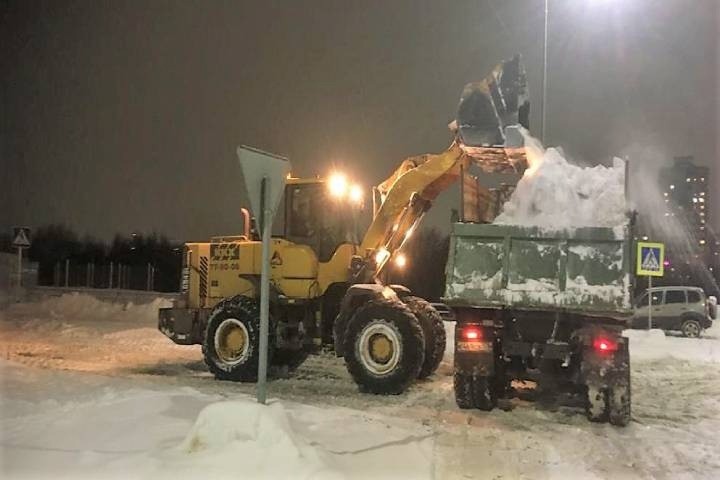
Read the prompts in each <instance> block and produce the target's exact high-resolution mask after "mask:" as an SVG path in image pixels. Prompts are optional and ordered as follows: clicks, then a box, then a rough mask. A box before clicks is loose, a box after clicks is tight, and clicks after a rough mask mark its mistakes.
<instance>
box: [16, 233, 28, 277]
mask: <svg viewBox="0 0 720 480" xmlns="http://www.w3.org/2000/svg"><path fill="white" fill-rule="evenodd" d="M13 246H15V247H16V248H17V253H18V257H17V259H18V261H17V286H18V287H22V254H23V248H28V247H29V246H30V228H28V227H13Z"/></svg>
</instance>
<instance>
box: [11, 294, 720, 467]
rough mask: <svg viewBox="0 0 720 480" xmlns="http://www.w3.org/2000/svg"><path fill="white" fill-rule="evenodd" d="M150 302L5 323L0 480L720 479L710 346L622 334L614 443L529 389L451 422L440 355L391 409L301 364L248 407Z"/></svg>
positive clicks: (79, 306)
mask: <svg viewBox="0 0 720 480" xmlns="http://www.w3.org/2000/svg"><path fill="white" fill-rule="evenodd" d="M160 303H161V302H160V301H158V302H155V303H154V304H148V305H145V306H133V305H114V304H108V303H103V302H98V301H96V300H94V299H92V298H90V297H86V296H64V297H61V298H55V299H49V300H47V301H45V302H40V303H33V304H18V305H13V306H11V307H9V308H8V309H6V310H5V311H0V355H2V358H3V360H1V361H0V378H1V381H2V389H1V394H2V395H1V396H0V402H1V403H0V431H1V432H2V433H1V434H0V435H1V440H0V444H1V450H0V477H3V478H174V479H183V478H202V477H204V478H323V479H324V478H351V479H352V478H358V479H360V478H370V477H373V478H380V479H382V478H498V479H499V478H503V479H507V478H533V479H534V478H668V479H678V478H720V453H718V449H720V442H718V439H719V438H720V436H719V435H718V433H717V432H718V431H720V329H716V330H714V331H710V332H707V333H706V336H705V338H702V339H699V340H691V339H685V338H678V337H672V336H667V337H666V336H664V335H663V334H662V332H656V331H652V332H642V331H632V332H629V333H628V335H629V336H630V337H631V355H632V369H633V370H632V381H633V422H632V423H631V425H630V426H629V427H627V428H625V429H619V428H615V427H611V426H609V425H597V424H591V423H589V422H587V420H586V419H585V417H584V416H583V413H582V409H581V408H580V407H579V406H578V405H572V404H569V403H567V402H562V401H555V402H545V401H533V400H532V398H531V397H532V395H531V393H532V391H531V390H528V391H527V394H526V395H521V398H519V399H513V400H512V401H507V402H504V403H503V405H502V407H503V408H502V409H496V410H495V411H493V412H491V413H489V414H488V413H483V412H476V411H460V410H458V409H457V408H456V407H455V405H454V400H453V395H452V378H451V377H450V363H449V361H451V356H448V358H447V359H446V361H445V362H444V363H443V365H441V367H440V370H439V371H438V373H437V374H436V375H435V376H434V377H433V378H431V379H430V380H429V381H425V382H421V383H418V384H417V385H416V386H414V387H413V388H412V389H411V390H410V391H409V392H408V393H406V394H404V395H400V396H395V397H381V396H372V395H360V394H359V393H357V389H356V388H355V386H354V384H353V383H352V381H351V380H350V378H349V376H348V375H347V373H346V372H345V368H344V365H343V363H342V360H338V359H335V358H334V357H333V356H331V355H321V356H315V357H311V358H310V360H309V361H308V362H307V363H306V364H305V365H303V366H302V367H301V368H300V369H299V370H298V371H297V372H296V373H295V374H293V375H292V376H290V377H289V378H285V379H279V380H275V381H273V382H271V384H270V395H271V397H272V398H273V401H272V402H271V405H270V407H269V408H259V407H257V406H256V405H255V404H254V403H253V401H252V394H253V387H252V386H250V385H241V384H235V383H229V382H218V381H215V380H214V379H212V377H211V376H210V375H208V374H207V373H206V372H205V369H204V366H203V364H202V361H201V356H200V351H199V348H197V347H180V346H176V345H173V344H172V343H171V342H170V341H169V340H167V339H166V338H165V337H164V336H163V335H162V334H160V333H159V332H157V330H156V328H155V312H156V309H157V308H158V306H159V305H160ZM219 402H220V403H219ZM205 407H208V408H207V409H205ZM269 446H272V447H271V448H268V447H269Z"/></svg>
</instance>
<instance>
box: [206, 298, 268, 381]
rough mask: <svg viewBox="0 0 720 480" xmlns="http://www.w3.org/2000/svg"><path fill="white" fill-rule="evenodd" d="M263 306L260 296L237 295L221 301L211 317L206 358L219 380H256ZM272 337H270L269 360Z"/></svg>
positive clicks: (207, 329) (211, 370)
mask: <svg viewBox="0 0 720 480" xmlns="http://www.w3.org/2000/svg"><path fill="white" fill-rule="evenodd" d="M259 342H260V308H259V305H258V301H257V299H254V298H250V297H243V296H237V297H232V298H228V299H226V300H223V301H221V302H220V303H218V304H217V305H216V306H215V308H214V309H213V311H212V312H211V313H210V316H209V318H208V324H207V328H206V330H205V341H204V342H203V345H202V352H203V358H204V360H205V363H206V364H207V366H208V369H209V370H210V372H212V374H213V375H215V378H217V379H218V380H231V381H234V382H255V381H257V371H258V362H259V358H260V351H259V350H260V347H259V345H260V344H259ZM272 346H273V339H272V336H271V338H269V339H268V360H269V362H270V361H271V359H272Z"/></svg>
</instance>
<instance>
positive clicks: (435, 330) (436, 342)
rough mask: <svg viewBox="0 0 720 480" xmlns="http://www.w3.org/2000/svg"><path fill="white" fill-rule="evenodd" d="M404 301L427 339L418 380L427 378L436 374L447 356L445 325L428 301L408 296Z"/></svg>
mask: <svg viewBox="0 0 720 480" xmlns="http://www.w3.org/2000/svg"><path fill="white" fill-rule="evenodd" d="M402 301H403V303H405V305H407V307H408V308H409V309H410V311H412V313H413V314H414V315H415V316H416V317H417V319H418V320H419V321H420V327H421V328H422V331H423V335H424V337H425V361H424V362H423V365H422V368H421V369H420V373H419V374H418V378H420V379H423V378H427V377H429V376H430V375H432V374H433V373H435V370H437V368H438V367H439V366H440V362H441V361H442V359H443V355H445V325H444V324H443V321H442V318H441V317H440V314H439V313H438V312H437V310H435V308H434V307H433V306H432V305H430V302H428V301H427V300H425V299H422V298H420V297H414V296H406V297H403V299H402Z"/></svg>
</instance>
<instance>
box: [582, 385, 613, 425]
mask: <svg viewBox="0 0 720 480" xmlns="http://www.w3.org/2000/svg"><path fill="white" fill-rule="evenodd" d="M585 412H586V413H587V418H588V420H590V421H591V422H604V421H606V420H607V418H608V391H607V389H606V388H601V387H600V386H597V385H593V384H589V385H587V397H586V404H585Z"/></svg>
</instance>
